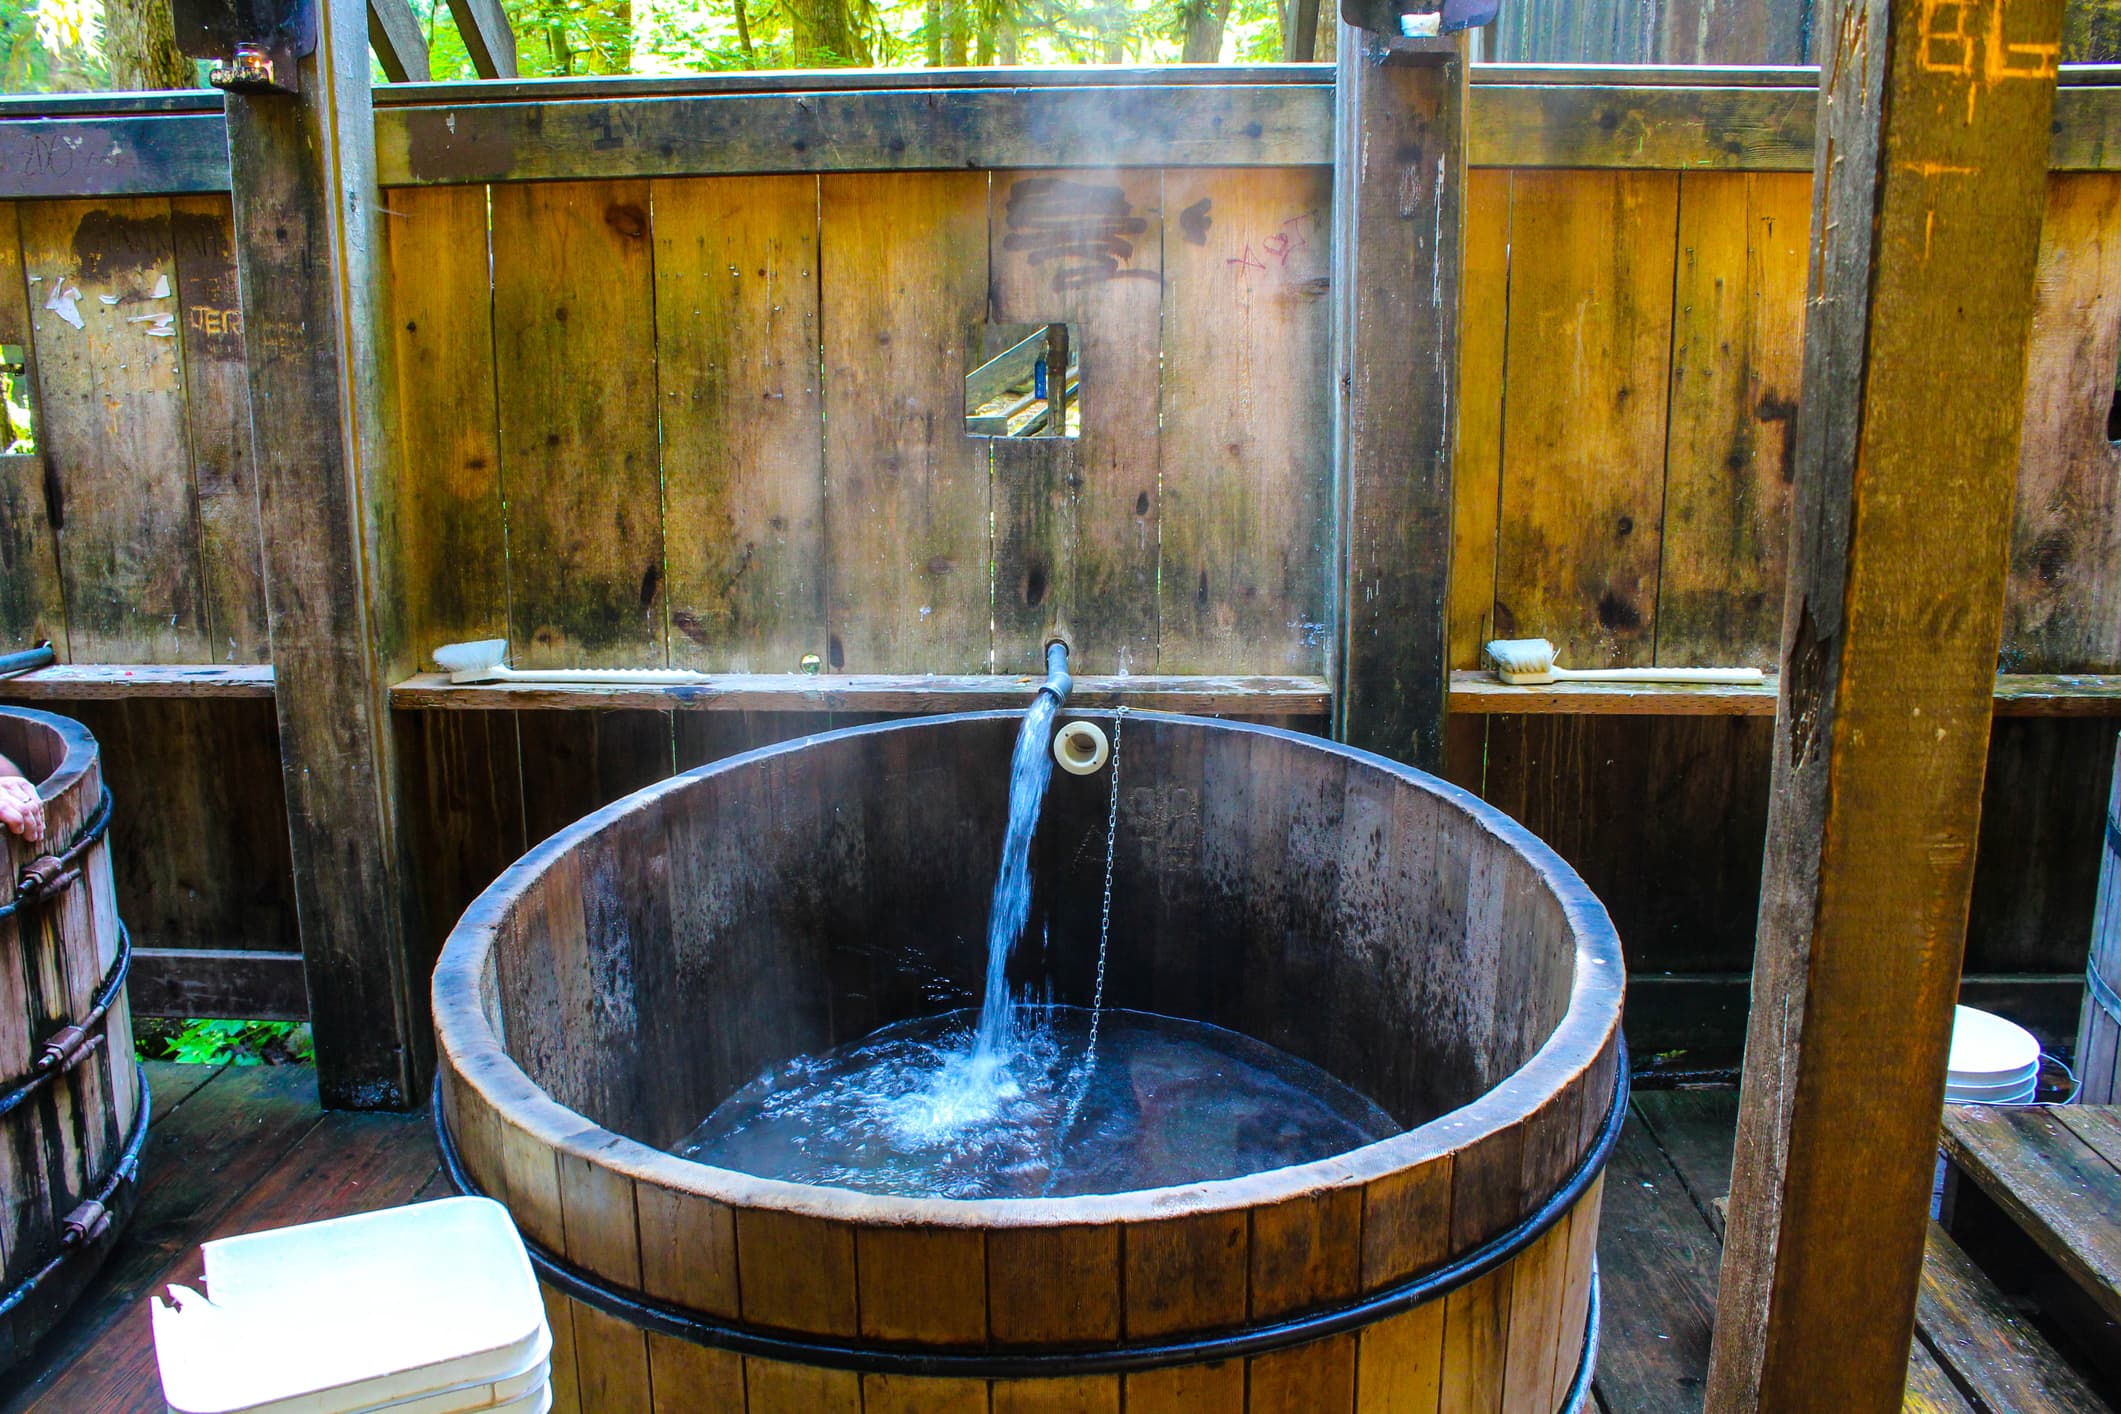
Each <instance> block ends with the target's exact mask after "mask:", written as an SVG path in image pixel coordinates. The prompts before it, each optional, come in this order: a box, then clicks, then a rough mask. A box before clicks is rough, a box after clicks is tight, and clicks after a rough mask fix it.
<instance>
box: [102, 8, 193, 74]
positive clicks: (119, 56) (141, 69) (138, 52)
mask: <svg viewBox="0 0 2121 1414" xmlns="http://www.w3.org/2000/svg"><path fill="white" fill-rule="evenodd" d="M103 55H104V58H105V60H106V61H107V62H108V63H109V64H110V86H111V87H112V88H115V89H148V88H191V87H193V86H195V85H196V84H197V83H198V78H197V76H196V75H195V74H194V73H193V72H192V62H191V60H189V59H187V58H185V57H184V56H183V55H182V54H180V53H178V52H177V30H176V25H175V23H174V22H173V21H172V20H171V19H170V14H169V0H103Z"/></svg>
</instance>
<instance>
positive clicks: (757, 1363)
mask: <svg viewBox="0 0 2121 1414" xmlns="http://www.w3.org/2000/svg"><path fill="white" fill-rule="evenodd" d="M744 1395H745V1405H744V1407H745V1408H746V1409H747V1410H748V1411H749V1414H861V1411H862V1381H861V1376H859V1375H857V1374H855V1373H854V1372H853V1371H852V1370H824V1369H820V1368H818V1367H817V1366H815V1365H790V1364H788V1363H786V1362H785V1361H780V1360H762V1359H760V1358H758V1357H757V1356H753V1355H746V1356H745V1357H744ZM585 1414H587V1412H586V1411H585Z"/></svg>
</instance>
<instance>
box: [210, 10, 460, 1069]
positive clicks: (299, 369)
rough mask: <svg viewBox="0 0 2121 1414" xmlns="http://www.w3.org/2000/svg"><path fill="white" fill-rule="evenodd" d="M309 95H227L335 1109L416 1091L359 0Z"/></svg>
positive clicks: (382, 291) (287, 738)
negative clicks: (393, 724)
mask: <svg viewBox="0 0 2121 1414" xmlns="http://www.w3.org/2000/svg"><path fill="white" fill-rule="evenodd" d="M316 3H317V8H318V14H317V31H318V40H317V49H316V53H315V54H314V55H312V56H311V57H309V58H306V59H304V60H302V62H301V68H300V77H301V95H300V96H299V97H291V96H285V95H278V94H231V95H229V99H228V150H229V170H230V172H231V173H232V175H233V177H234V197H235V236H236V242H235V244H236V263H237V272H238V278H239V281H240V284H241V289H242V296H243V313H244V319H243V338H244V347H245V350H246V353H247V355H248V363H249V375H250V402H251V421H252V426H253V429H254V433H255V444H256V452H255V455H256V466H257V482H258V506H259V512H260V518H261V521H262V523H263V527H264V549H265V605H266V614H267V618H268V620H269V622H270V624H271V629H272V650H273V665H274V669H275V673H276V686H277V691H276V693H275V695H274V701H275V703H276V704H277V707H278V716H279V723H280V762H281V776H282V781H283V785H284V788H285V791H286V796H287V815H288V830H289V838H290V843H291V845H292V854H293V861H294V877H295V903H296V913H297V917H298V919H299V921H300V925H301V936H302V962H303V967H304V970H305V973H306V975H307V977H308V989H309V999H310V1009H311V1018H310V1019H311V1023H312V1025H313V1027H314V1029H315V1034H316V1042H317V1085H318V1091H319V1093H320V1095H321V1096H322V1098H323V1100H324V1102H325V1103H326V1104H327V1105H332V1106H337V1107H348V1108H361V1109H376V1108H400V1109H402V1108H407V1107H410V1106H413V1105H417V1104H419V1103H420V1102H421V1100H422V1099H423V1098H424V1095H423V1092H422V1090H421V1085H420V1075H421V1071H422V1068H423V1067H422V1057H423V1055H424V1054H425V1053H426V1051H427V1050H428V1049H429V1048H430V1043H429V1041H428V1039H427V1031H426V1027H425V1025H424V1023H423V1019H422V1007H421V1005H420V1000H419V998H418V996H416V993H421V992H424V989H423V988H420V987H419V986H418V983H417V980H416V979H415V978H413V977H412V976H410V975H409V972H410V968H409V965H408V961H407V955H406V939H407V936H408V919H407V918H406V916H405V910H406V909H407V908H408V907H409V906H410V905H409V903H408V900H409V899H410V898H411V896H412V890H411V889H410V888H408V887H404V886H403V883H404V879H405V875H406V869H405V866H404V862H403V861H402V860H401V859H400V857H399V843H398V841H399V834H398V820H397V815H398V810H397V798H396V780H397V776H396V772H395V771H394V769H393V761H392V736H391V731H390V723H389V718H388V705H387V700H386V699H387V688H388V684H389V682H390V680H391V676H392V674H391V671H390V670H391V666H392V661H391V655H392V653H393V651H394V646H393V644H392V643H391V641H390V639H389V636H388V632H387V628H386V625H387V624H388V622H389V618H388V613H389V604H390V602H391V598H390V593H389V586H388V584H387V583H386V582H385V578H384V569H385V563H384V561H383V560H382V559H381V555H382V550H381V547H383V546H385V545H387V544H388V543H389V542H390V539H391V537H390V536H389V535H388V534H387V533H385V531H386V527H383V526H379V525H378V524H376V523H375V521H376V518H377V517H379V516H381V515H382V514H384V513H385V508H387V506H388V504H389V501H390V499H391V496H392V494H393V475H392V465H391V457H392V444H391V439H390V437H389V435H388V432H387V428H388V426H389V421H388V418H389V404H390V390H391V388H392V387H393V380H392V379H391V378H390V377H389V376H388V371H387V370H386V369H384V368H383V367H382V366H381V365H382V361H383V360H384V359H385V358H386V357H387V356H388V350H389V347H390V339H389V332H388V331H389V329H390V318H389V313H388V306H387V303H386V301H387V299H388V293H387V288H386V286H385V283H384V280H383V269H382V262H383V233H382V231H381V229H380V225H379V223H380V221H381V219H382V213H381V206H382V203H381V199H380V194H379V193H378V191H377V187H376V180H375V166H374V151H373V148H372V146H371V143H370V138H371V136H372V134H373V132H374V127H373V123H372V120H371V114H370V104H369V83H368V33H367V20H366V13H365V11H366V6H365V5H364V4H362V3H361V0H316Z"/></svg>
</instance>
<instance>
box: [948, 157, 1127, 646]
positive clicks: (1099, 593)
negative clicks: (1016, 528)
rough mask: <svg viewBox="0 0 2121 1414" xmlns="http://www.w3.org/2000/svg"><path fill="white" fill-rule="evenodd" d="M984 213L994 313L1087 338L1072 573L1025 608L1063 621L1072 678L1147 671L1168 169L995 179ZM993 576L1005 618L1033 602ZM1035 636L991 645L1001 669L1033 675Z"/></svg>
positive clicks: (1013, 583)
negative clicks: (1018, 603)
mask: <svg viewBox="0 0 2121 1414" xmlns="http://www.w3.org/2000/svg"><path fill="white" fill-rule="evenodd" d="M989 209H990V214H989V218H988V241H989V247H988V257H987V268H988V272H989V273H988V305H989V314H990V317H991V318H992V319H994V320H995V322H997V323H1003V324H1043V323H1053V322H1057V321H1063V320H1065V321H1068V322H1070V323H1072V324H1074V325H1075V327H1076V331H1077V333H1078V335H1079V336H1080V339H1081V369H1082V372H1081V399H1082V435H1081V439H1080V442H1079V445H1078V446H1077V448H1076V449H1075V456H1074V465H1073V466H1072V467H1071V468H1069V470H1070V471H1072V472H1073V474H1074V477H1075V481H1074V485H1073V494H1072V498H1071V501H1070V506H1069V509H1070V512H1071V514H1072V521H1071V523H1070V526H1069V528H1070V530H1071V531H1072V540H1071V541H1070V543H1069V545H1068V547H1067V548H1068V550H1069V552H1070V556H1071V572H1070V573H1069V574H1068V575H1067V576H1066V578H1065V579H1061V578H1060V577H1058V576H1054V577H1052V581H1053V582H1052V583H1051V585H1050V587H1049V589H1048V591H1047V597H1046V599H1045V601H1043V602H1042V603H1040V604H1028V603H1027V604H1026V605H1025V607H1026V608H1027V609H1033V610H1035V609H1038V608H1045V609H1046V610H1047V613H1046V618H1047V619H1048V624H1047V627H1050V621H1051V619H1052V618H1054V617H1056V616H1059V617H1063V618H1064V619H1065V621H1066V623H1067V625H1068V627H1069V629H1070V631H1071V633H1072V634H1073V636H1074V639H1075V644H1076V647H1075V651H1074V653H1073V654H1072V655H1071V661H1072V663H1073V665H1074V668H1075V671H1077V672H1079V673H1084V672H1087V673H1109V672H1136V673H1139V672H1153V671H1154V670H1155V668H1156V664H1157V627H1156V625H1157V592H1156V572H1157V560H1158V539H1159V535H1158V515H1159V508H1160V503H1161V500H1162V493H1161V486H1160V480H1161V478H1160V475H1159V471H1160V466H1161V462H1160V454H1161V440H1160V436H1159V429H1158V421H1159V418H1160V406H1161V396H1162V395H1161V384H1162V374H1161V369H1160V353H1159V349H1158V332H1159V324H1160V321H1161V318H1162V311H1163V285H1164V280H1163V254H1164V241H1165V231H1164V212H1163V174H1162V173H1161V172H1157V171H1139V170H1116V171H1110V172H1098V171H1088V172H1070V173H1068V174H1066V175H1064V176H1055V175H1051V174H1046V173H1027V172H996V173H995V174H994V179H993V188H992V195H991V198H990V208H989ZM996 450H997V452H998V453H999V452H1000V448H999V447H997V449H996ZM1047 455H1049V456H1051V455H1054V454H1053V453H1051V452H1048V453H1047ZM1027 470H1028V468H1027ZM995 476H996V485H995V494H996V498H997V499H996V505H997V507H1001V506H1004V505H1007V504H1010V503H1011V501H1010V494H1011V480H1010V478H1011V466H1010V464H1009V463H1006V462H1001V463H998V464H997V467H996V472H995ZM999 519H1000V517H999V516H997V521H999ZM996 578H997V583H996V586H995V598H996V604H997V613H999V606H1000V604H1001V603H1002V602H1003V601H1004V600H1005V599H1006V598H1007V597H1008V596H1009V594H1010V592H1011V591H1012V589H1016V590H1018V592H1019V597H1020V598H1021V599H1023V600H1029V599H1030V597H1031V595H1030V594H1029V592H1028V590H1029V588H1030V585H1029V581H1028V577H1026V578H1025V579H1024V580H1023V581H1021V582H1019V581H1018V580H1017V579H1014V578H1012V577H1010V576H1007V575H1002V574H999V573H997V576H996ZM1028 637H1029V636H1028V635H1018V636H1017V638H1016V639H1015V640H1014V641H1011V642H1006V643H997V644H996V647H995V663H996V668H997V669H998V670H1000V671H1013V670H1016V669H1018V668H1019V667H1023V668H1030V669H1034V670H1035V669H1036V667H1037V666H1038V664H1037V661H1036V658H1035V656H1033V657H1026V656H1024V655H1025V653H1026V651H1027V650H1028V652H1029V653H1030V654H1031V655H1036V654H1037V652H1038V651H1039V648H1040V647H1041V645H1040V644H1036V643H1030V642H1028ZM1040 637H1043V634H1042V633H1041V634H1040Z"/></svg>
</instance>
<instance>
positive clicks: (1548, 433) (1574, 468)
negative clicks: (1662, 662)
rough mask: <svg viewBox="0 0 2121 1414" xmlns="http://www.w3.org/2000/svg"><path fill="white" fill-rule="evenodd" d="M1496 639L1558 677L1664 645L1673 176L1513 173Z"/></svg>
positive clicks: (1634, 658) (1631, 659)
mask: <svg viewBox="0 0 2121 1414" xmlns="http://www.w3.org/2000/svg"><path fill="white" fill-rule="evenodd" d="M1511 191H1512V195H1511V204H1510V312H1509V331H1508V353H1507V358H1508V362H1509V385H1510V386H1509V397H1508V399H1507V401H1506V405H1505V407H1504V410H1503V453H1502V499H1501V509H1500V512H1499V524H1500V527H1501V528H1500V533H1499V536H1498V541H1497V544H1498V550H1497V554H1496V573H1495V580H1496V582H1495V629H1494V631H1495V633H1496V634H1497V635H1498V636H1500V637H1505V638H1547V639H1551V640H1553V642H1554V644H1555V646H1556V648H1557V649H1558V650H1559V654H1560V660H1561V662H1562V664H1563V665H1564V666H1572V667H1601V666H1612V665H1615V664H1632V663H1646V662H1648V661H1649V660H1650V654H1651V651H1652V648H1653V646H1654V644H1655V641H1656V638H1655V635H1656V619H1657V560H1658V534H1659V532H1658V515H1659V510H1660V507H1661V506H1662V504H1663V498H1664V475H1663V471H1664V436H1665V394H1666V385H1667V382H1668V369H1669V364H1670V357H1671V342H1670V316H1671V308H1672V258H1673V238H1674V233H1675V223H1676V220H1677V206H1678V178H1677V177H1676V176H1675V175H1674V174H1672V173H1670V172H1570V171H1540V172H1518V173H1517V174H1515V176H1514V177H1513V178H1512V188H1511Z"/></svg>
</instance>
